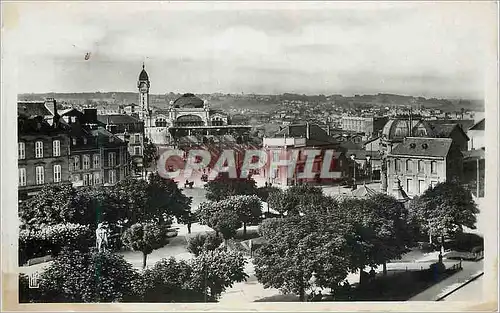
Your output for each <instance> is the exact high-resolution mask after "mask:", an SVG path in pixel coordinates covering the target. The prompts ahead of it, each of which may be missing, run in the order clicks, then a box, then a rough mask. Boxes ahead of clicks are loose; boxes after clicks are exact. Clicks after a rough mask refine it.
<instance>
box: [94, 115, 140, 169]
mask: <svg viewBox="0 0 500 313" xmlns="http://www.w3.org/2000/svg"><path fill="white" fill-rule="evenodd" d="M97 120H98V121H99V123H100V124H101V125H103V126H104V127H105V129H106V130H107V131H108V132H110V133H111V134H113V135H115V136H117V137H118V138H119V139H120V140H121V141H124V142H126V143H127V144H128V153H129V155H130V161H131V166H132V169H133V170H134V171H137V172H140V171H142V167H143V159H144V122H143V121H141V120H139V119H137V118H134V117H132V116H129V115H125V114H112V115H97Z"/></svg>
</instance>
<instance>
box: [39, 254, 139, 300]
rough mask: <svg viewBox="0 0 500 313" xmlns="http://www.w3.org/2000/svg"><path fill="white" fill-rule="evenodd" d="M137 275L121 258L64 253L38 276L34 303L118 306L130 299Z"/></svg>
mask: <svg viewBox="0 0 500 313" xmlns="http://www.w3.org/2000/svg"><path fill="white" fill-rule="evenodd" d="M137 278H138V273H137V272H136V271H135V270H134V269H133V267H132V265H131V264H130V263H128V262H127V261H125V260H124V259H123V257H122V256H120V255H117V254H112V253H107V252H102V253H96V252H85V253H82V252H80V251H64V252H63V253H62V254H61V255H60V256H59V257H58V258H56V259H55V260H54V262H53V263H52V264H51V265H49V267H48V268H47V269H46V270H45V271H44V272H43V273H41V274H40V279H39V283H40V288H39V296H40V299H34V300H35V302H73V303H74V302H119V301H125V300H127V299H130V298H132V297H133V296H134V293H133V285H132V284H133V282H134V281H135V280H136V279H137Z"/></svg>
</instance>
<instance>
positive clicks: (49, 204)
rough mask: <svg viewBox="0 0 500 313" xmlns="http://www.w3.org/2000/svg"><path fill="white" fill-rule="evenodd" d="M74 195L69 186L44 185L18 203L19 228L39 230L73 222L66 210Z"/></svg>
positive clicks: (72, 189)
mask: <svg viewBox="0 0 500 313" xmlns="http://www.w3.org/2000/svg"><path fill="white" fill-rule="evenodd" d="M74 194H75V189H74V188H73V187H72V186H71V184H61V185H59V184H58V185H45V186H44V187H43V188H42V189H41V190H40V192H38V193H37V194H36V195H34V196H33V197H31V198H29V199H27V200H24V201H22V202H21V203H20V205H19V217H20V219H21V222H22V224H21V226H22V227H27V228H30V227H34V228H40V227H42V225H54V224H60V223H68V222H73V218H72V217H71V215H70V214H68V213H69V212H68V209H67V208H68V207H69V206H70V204H71V199H72V197H73V196H74Z"/></svg>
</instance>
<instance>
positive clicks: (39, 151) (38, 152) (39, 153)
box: [35, 141, 43, 158]
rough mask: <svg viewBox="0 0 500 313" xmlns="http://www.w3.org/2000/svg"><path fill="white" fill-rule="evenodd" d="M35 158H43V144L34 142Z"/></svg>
mask: <svg viewBox="0 0 500 313" xmlns="http://www.w3.org/2000/svg"><path fill="white" fill-rule="evenodd" d="M35 158H43V142H42V141H37V142H35Z"/></svg>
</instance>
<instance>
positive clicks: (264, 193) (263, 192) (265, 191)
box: [257, 186, 281, 202]
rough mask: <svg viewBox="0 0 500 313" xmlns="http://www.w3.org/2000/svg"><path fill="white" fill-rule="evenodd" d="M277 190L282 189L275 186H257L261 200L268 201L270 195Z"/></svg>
mask: <svg viewBox="0 0 500 313" xmlns="http://www.w3.org/2000/svg"><path fill="white" fill-rule="evenodd" d="M277 191H281V189H279V188H278V187H273V186H266V187H259V188H257V196H259V198H260V200H262V201H264V202H267V199H268V198H269V195H270V194H271V193H273V192H277Z"/></svg>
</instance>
